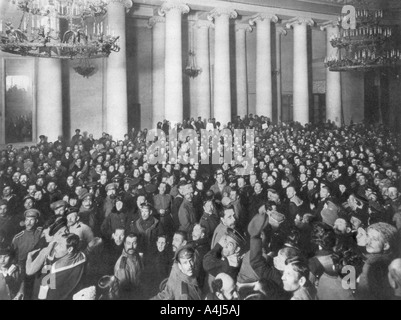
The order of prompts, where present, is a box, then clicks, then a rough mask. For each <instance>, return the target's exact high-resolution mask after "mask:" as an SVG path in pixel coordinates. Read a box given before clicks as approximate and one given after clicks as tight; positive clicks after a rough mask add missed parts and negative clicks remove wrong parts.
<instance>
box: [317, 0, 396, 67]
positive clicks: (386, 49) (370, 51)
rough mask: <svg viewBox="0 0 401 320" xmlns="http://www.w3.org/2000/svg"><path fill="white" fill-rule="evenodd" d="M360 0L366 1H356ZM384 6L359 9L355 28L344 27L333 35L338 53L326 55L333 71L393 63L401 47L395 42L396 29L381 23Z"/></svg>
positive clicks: (387, 65)
mask: <svg viewBox="0 0 401 320" xmlns="http://www.w3.org/2000/svg"><path fill="white" fill-rule="evenodd" d="M357 2H358V3H359V4H361V3H362V2H363V1H357ZM383 15H384V14H383V11H382V10H369V9H360V8H357V10H356V23H357V26H356V29H354V30H352V29H348V30H345V29H342V28H341V21H342V20H343V19H344V17H340V18H339V26H340V33H339V35H338V36H336V35H333V36H332V37H331V39H330V42H331V45H332V46H333V48H338V51H339V54H338V56H333V57H327V58H326V59H325V66H326V67H327V68H329V70H330V71H352V70H355V71H368V70H371V69H373V68H383V67H392V66H394V65H395V63H397V61H398V60H399V58H400V50H398V49H397V48H396V47H395V46H394V41H393V39H392V35H393V31H392V28H391V27H390V26H388V25H385V24H383V23H382V18H383Z"/></svg>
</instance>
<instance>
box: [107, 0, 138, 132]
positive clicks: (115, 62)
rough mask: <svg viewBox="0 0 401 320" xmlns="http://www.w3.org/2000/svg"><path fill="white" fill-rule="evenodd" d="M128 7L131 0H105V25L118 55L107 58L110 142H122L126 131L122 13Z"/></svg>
mask: <svg viewBox="0 0 401 320" xmlns="http://www.w3.org/2000/svg"><path fill="white" fill-rule="evenodd" d="M130 7H132V1H131V0H108V8H107V13H108V26H109V30H110V32H113V33H115V34H116V35H118V36H119V37H120V38H119V42H118V45H119V46H120V51H119V52H114V53H112V54H111V55H110V57H109V58H108V59H107V77H106V81H107V86H106V87H107V89H106V92H107V98H106V126H107V128H106V131H107V132H108V133H109V134H111V135H112V136H113V139H115V140H117V139H123V138H124V134H126V133H127V132H128V97H127V44H126V34H125V11H126V9H128V8H130Z"/></svg>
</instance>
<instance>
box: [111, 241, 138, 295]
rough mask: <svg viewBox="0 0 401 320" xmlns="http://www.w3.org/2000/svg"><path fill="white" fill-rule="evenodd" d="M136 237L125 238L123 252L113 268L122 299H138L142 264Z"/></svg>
mask: <svg viewBox="0 0 401 320" xmlns="http://www.w3.org/2000/svg"><path fill="white" fill-rule="evenodd" d="M137 247H138V236H137V235H135V234H133V233H131V234H128V235H127V236H126V237H125V241H124V250H123V252H122V255H121V257H120V258H119V259H118V261H117V263H116V265H115V267H114V276H115V277H116V278H117V279H118V280H119V282H120V290H121V291H120V293H121V294H122V298H125V299H127V298H131V299H132V298H134V297H136V298H139V297H140V290H141V289H140V286H141V281H140V280H141V275H142V271H143V264H142V259H141V256H140V254H139V253H138V252H137Z"/></svg>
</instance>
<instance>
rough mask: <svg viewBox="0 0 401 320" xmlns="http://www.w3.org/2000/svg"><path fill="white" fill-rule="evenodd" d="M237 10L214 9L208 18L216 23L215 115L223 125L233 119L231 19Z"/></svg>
mask: <svg viewBox="0 0 401 320" xmlns="http://www.w3.org/2000/svg"><path fill="white" fill-rule="evenodd" d="M237 16H238V14H237V12H236V11H235V10H232V9H228V8H216V9H213V10H212V11H211V12H210V13H209V15H208V19H209V20H210V21H212V20H214V24H215V53H214V55H215V58H214V59H215V63H214V117H215V118H216V121H219V122H220V123H221V125H222V126H224V125H227V123H228V122H230V121H231V86H230V28H229V27H230V23H229V22H230V19H235V18H237Z"/></svg>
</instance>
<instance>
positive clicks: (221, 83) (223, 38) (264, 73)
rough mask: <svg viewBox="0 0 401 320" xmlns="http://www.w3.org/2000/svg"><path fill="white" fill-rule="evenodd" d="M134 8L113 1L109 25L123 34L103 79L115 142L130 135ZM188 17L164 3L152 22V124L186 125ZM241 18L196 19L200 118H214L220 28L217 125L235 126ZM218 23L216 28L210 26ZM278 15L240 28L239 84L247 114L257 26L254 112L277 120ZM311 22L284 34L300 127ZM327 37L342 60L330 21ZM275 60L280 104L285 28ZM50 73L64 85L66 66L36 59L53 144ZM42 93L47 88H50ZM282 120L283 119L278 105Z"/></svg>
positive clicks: (58, 110)
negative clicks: (128, 22)
mask: <svg viewBox="0 0 401 320" xmlns="http://www.w3.org/2000/svg"><path fill="white" fill-rule="evenodd" d="M131 6H132V1H131V0H109V5H108V23H109V26H110V28H112V29H113V30H115V32H116V33H117V34H118V35H119V36H120V41H119V45H120V47H121V50H120V52H118V53H113V54H111V55H110V57H109V58H108V59H107V75H106V128H105V130H106V131H107V132H109V133H110V134H111V135H112V136H113V137H115V138H117V139H121V138H122V137H123V136H124V134H125V133H127V132H128V101H127V61H126V36H125V34H126V33H125V17H126V9H127V8H130V7H131ZM189 11H190V8H189V7H188V6H187V5H186V4H183V3H177V2H170V1H166V2H164V3H163V5H162V6H161V7H160V9H159V15H158V16H154V17H152V18H151V19H150V21H149V26H150V27H152V36H153V40H152V42H153V46H152V48H153V49H152V50H153V52H152V67H153V74H152V122H153V123H152V125H153V127H155V126H156V124H157V122H159V121H161V120H163V119H169V120H170V121H172V122H173V123H174V122H181V121H182V119H183V108H184V106H183V83H182V77H183V75H182V31H181V27H182V26H181V24H182V15H183V14H186V13H188V12H189ZM237 16H238V14H237V12H236V11H235V10H232V9H227V8H216V9H214V10H212V11H211V12H210V13H209V14H208V15H207V18H208V20H199V21H198V22H197V25H196V32H197V59H198V64H199V66H200V68H201V69H202V73H201V74H200V75H199V76H198V78H197V80H196V81H197V90H198V91H197V95H196V96H197V100H198V101H197V105H198V109H197V110H196V113H197V114H198V115H199V116H202V118H209V117H211V112H210V110H211V88H210V83H211V79H210V78H211V77H210V56H209V51H210V50H209V30H210V28H211V27H214V29H215V52H214V55H215V65H214V97H213V100H214V114H213V117H215V118H216V119H217V120H218V121H220V122H221V123H227V122H229V121H231V116H232V110H231V82H230V37H229V25H230V23H229V21H230V19H236V18H237ZM213 22H214V23H213ZM277 22H278V18H277V16H275V15H269V14H257V15H255V16H253V17H251V19H250V20H249V24H244V23H237V24H236V28H235V30H236V33H235V36H236V57H235V58H236V86H237V105H238V109H237V112H236V113H237V114H238V115H240V116H244V115H245V114H247V113H248V92H247V86H248V80H247V61H246V32H249V31H252V28H251V26H256V28H257V54H256V55H257V56H256V64H257V67H256V114H258V115H263V116H267V117H269V118H270V119H272V110H273V94H272V91H273V89H272V61H271V57H272V55H271V50H272V49H271V48H272V45H271V44H272V43H271V42H272V41H271V25H272V23H277ZM313 24H314V22H313V20H311V19H305V18H294V19H292V20H290V21H288V23H287V24H286V28H287V29H290V28H293V29H294V74H293V82H294V89H293V90H294V98H293V101H294V115H293V119H294V121H298V122H300V123H302V124H305V123H307V122H309V87H308V54H307V27H308V26H311V25H313ZM321 28H322V30H326V31H327V50H328V55H329V56H333V55H338V54H339V53H338V51H336V50H335V49H334V48H332V47H331V45H330V37H331V36H332V35H333V34H336V33H338V32H339V30H338V26H336V25H335V24H333V23H327V24H324V25H322V27H321ZM276 30H277V37H276V41H277V43H276V47H277V50H278V52H277V53H276V57H277V61H276V62H277V66H278V67H277V68H278V69H279V70H278V72H277V77H278V79H277V80H278V81H277V96H278V97H279V101H278V105H279V106H280V104H281V103H280V100H281V99H280V98H281V74H280V65H281V61H280V59H281V52H280V47H281V43H280V41H281V35H283V34H285V33H286V32H285V30H283V29H281V28H276ZM49 73H51V74H52V75H53V76H57V77H59V78H60V79H61V76H62V75H61V63H60V61H53V60H51V59H39V74H38V112H37V117H38V134H46V135H48V137H49V140H55V139H56V138H57V136H58V135H60V134H62V87H61V81H50V79H49V77H48V76H47V75H48V74H49ZM41 88H46V89H45V90H43V89H41ZM326 92H327V99H326V100H327V101H326V105H327V119H330V120H332V121H335V122H336V123H337V124H340V119H341V83H340V74H339V73H334V72H330V71H327V89H326ZM278 109H279V115H278V116H279V120H280V117H281V113H280V107H279V108H278Z"/></svg>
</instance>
